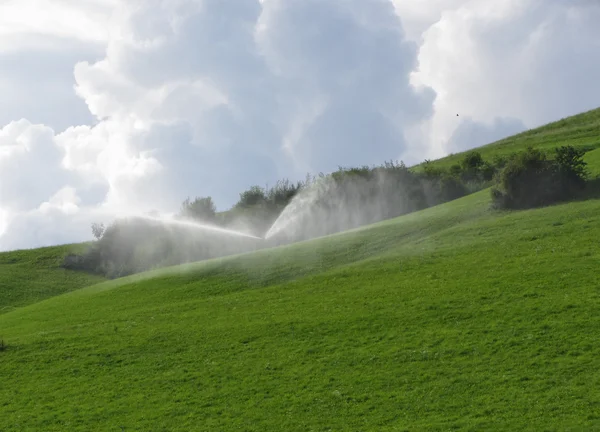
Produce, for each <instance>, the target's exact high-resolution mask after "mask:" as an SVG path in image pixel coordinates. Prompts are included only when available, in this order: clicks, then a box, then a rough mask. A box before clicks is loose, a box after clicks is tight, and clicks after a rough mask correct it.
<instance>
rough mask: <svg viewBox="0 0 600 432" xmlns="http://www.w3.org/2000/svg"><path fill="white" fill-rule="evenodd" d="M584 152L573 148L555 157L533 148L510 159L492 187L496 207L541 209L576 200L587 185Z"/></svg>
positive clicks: (562, 150) (557, 151)
mask: <svg viewBox="0 0 600 432" xmlns="http://www.w3.org/2000/svg"><path fill="white" fill-rule="evenodd" d="M582 157H583V152H582V151H580V150H577V149H575V148H573V147H571V146H568V147H561V148H558V149H556V150H555V158H554V159H549V158H548V157H547V155H546V153H544V152H542V151H540V150H537V149H533V148H529V149H527V151H525V152H522V153H520V154H517V155H516V156H514V157H512V158H510V160H509V161H508V163H507V164H506V166H505V167H504V169H502V171H501V172H500V173H499V174H498V176H497V177H496V184H495V186H494V187H493V188H492V191H491V193H492V202H493V206H494V207H496V208H501V209H517V208H530V207H539V206H543V205H548V204H552V203H555V202H559V201H564V200H567V199H569V198H572V197H574V196H575V195H576V194H577V193H578V192H579V191H581V190H582V189H583V187H584V186H585V180H586V171H585V162H584V161H583V159H582Z"/></svg>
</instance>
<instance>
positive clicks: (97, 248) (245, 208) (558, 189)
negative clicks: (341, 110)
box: [65, 147, 585, 277]
mask: <svg viewBox="0 0 600 432" xmlns="http://www.w3.org/2000/svg"><path fill="white" fill-rule="evenodd" d="M582 156H583V152H582V151H580V150H577V149H574V148H573V147H562V148H559V149H557V150H556V154H555V157H554V158H549V157H548V156H547V155H546V154H545V153H543V152H541V151H539V150H534V149H528V150H527V151H526V152H523V153H519V154H514V155H511V156H509V157H504V158H496V159H494V160H493V161H492V162H489V161H485V160H484V159H483V158H482V157H481V154H480V153H478V152H476V151H473V152H470V153H468V154H467V155H465V157H464V158H463V160H462V161H461V162H460V163H459V164H455V165H453V166H451V167H450V168H448V169H444V168H440V167H438V166H436V165H435V164H432V163H430V162H427V161H426V162H425V163H424V164H423V165H422V169H420V170H410V169H408V168H407V167H406V166H405V165H404V164H403V163H393V162H386V163H384V164H382V165H381V166H378V167H359V168H342V167H340V168H339V169H338V170H337V171H336V172H334V173H332V174H329V175H324V174H319V175H318V176H312V177H311V176H307V178H306V179H305V181H302V182H296V183H293V182H290V181H288V180H282V181H280V182H278V183H277V184H276V185H275V186H273V187H271V188H261V187H258V186H253V187H251V188H250V189H248V190H246V191H244V192H242V193H241V194H240V198H239V201H238V202H237V203H236V204H235V205H234V206H233V208H231V209H230V210H228V211H225V212H217V209H216V206H215V205H214V202H213V200H212V198H211V197H201V198H196V199H194V200H190V199H186V200H185V201H184V202H183V203H182V206H181V209H180V212H179V217H180V218H181V219H191V220H195V221H201V222H203V223H208V224H212V225H216V226H220V227H225V228H229V229H236V230H240V231H245V232H248V233H252V234H254V235H257V236H260V237H262V236H264V234H265V233H266V232H267V230H269V228H270V227H271V225H272V224H273V222H274V221H275V220H276V219H277V217H278V216H279V215H280V214H281V212H282V210H283V209H284V208H285V207H286V206H287V205H288V204H290V202H291V201H292V200H293V199H294V198H297V200H296V202H302V203H304V204H303V206H302V209H301V211H300V212H299V214H298V215H297V217H295V219H294V223H293V226H290V227H288V229H286V230H285V231H284V232H283V233H281V235H279V236H278V237H276V238H274V239H273V240H272V241H271V242H264V241H258V242H257V241H256V240H252V239H247V238H241V237H223V236H222V235H215V234H210V233H208V232H202V234H201V235H199V232H198V231H194V232H192V231H190V229H186V228H183V227H173V226H165V225H162V224H159V223H156V222H152V221H149V220H144V219H136V220H118V221H116V222H114V223H113V224H112V225H110V226H109V227H108V228H107V229H106V230H104V228H103V227H99V226H98V225H96V226H95V227H94V228H93V229H94V234H95V236H96V237H97V239H98V240H97V241H96V242H94V244H93V245H92V246H91V247H90V249H89V250H88V251H87V252H86V253H85V254H83V255H81V256H70V257H68V258H67V260H66V261H65V266H66V267H68V268H73V269H83V270H86V271H90V272H95V273H99V274H103V275H105V276H107V277H120V276H124V275H127V274H131V273H136V272H140V271H144V270H148V269H151V268H155V267H162V266H166V265H172V264H179V263H184V262H190V261H198V260H202V259H207V258H213V257H218V256H223V255H229V254H232V253H239V252H244V251H249V250H254V249H257V248H260V247H265V246H269V245H271V244H273V243H274V242H277V243H285V242H291V241H298V240H304V239H308V238H311V237H315V236H321V235H326V234H331V233H334V232H337V231H341V230H345V229H350V228H353V227H356V226H360V225H364V224H368V223H373V222H377V221H379V220H383V219H388V218H391V217H395V216H400V215H402V214H406V213H410V212H413V211H417V210H420V209H424V208H426V207H430V206H433V205H437V204H441V203H443V202H447V201H450V200H453V199H456V198H460V197H462V196H464V195H467V194H468V193H472V192H475V191H477V190H481V189H482V188H485V187H489V186H492V185H493V188H492V199H493V205H494V206H495V207H496V208H524V207H531V206H537V205H543V204H549V203H552V202H555V201H558V200H563V199H566V198H568V197H570V196H573V194H575V193H577V191H579V190H581V188H582V187H583V185H584V184H585V163H584V162H583V160H582Z"/></svg>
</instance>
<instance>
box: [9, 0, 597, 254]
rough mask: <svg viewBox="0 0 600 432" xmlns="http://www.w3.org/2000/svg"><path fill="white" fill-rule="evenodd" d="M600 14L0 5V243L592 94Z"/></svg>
mask: <svg viewBox="0 0 600 432" xmlns="http://www.w3.org/2000/svg"><path fill="white" fill-rule="evenodd" d="M7 5H8V6H7ZM11 8H12V9H11ZM36 8H37V10H38V13H37V15H36V14H35V13H34V11H33V9H36ZM40 10H41V11H46V13H45V15H44V14H43V13H42V14H40V13H39V11H40ZM28 14H29V18H28V19H25V17H27V16H28ZM32 14H33V15H32ZM599 14H600V11H599V8H598V7H597V5H596V3H594V2H589V1H584V0H578V1H572V2H562V1H559V0H549V1H545V0H544V1H541V0H489V1H487V0H486V1H485V2H482V1H479V0H431V1H428V2H425V3H424V2H422V1H420V0H403V1H399V0H330V1H326V2H324V1H317V0H248V1H243V2H239V1H234V0H229V1H224V0H202V1H200V0H173V1H162V0H150V1H142V0H134V1H126V2H125V1H119V0H77V1H75V0H53V1H50V0H35V1H34V0H23V1H22V2H12V3H7V4H3V5H0V35H2V38H0V39H1V40H0V46H1V47H2V51H1V53H0V71H2V72H0V91H2V93H3V95H5V96H6V101H7V103H5V104H3V105H2V106H1V107H0V249H2V248H13V247H21V246H37V245H42V244H52V243H60V242H63V241H76V240H83V239H86V238H89V237H90V231H89V223H90V222H91V221H94V220H99V221H103V222H107V221H108V220H107V219H109V218H110V216H111V215H116V214H118V213H123V212H137V211H139V212H145V211H149V210H159V211H174V210H176V209H177V207H178V205H179V203H180V202H181V201H182V200H183V199H184V198H185V197H187V196H196V195H212V196H213V198H214V199H215V201H216V203H217V205H218V207H219V208H221V209H224V208H227V207H228V206H230V205H231V204H232V203H233V202H234V201H235V200H236V199H237V194H238V193H239V192H241V191H242V190H244V189H245V188H247V187H249V186H251V185H252V184H259V185H264V184H265V183H271V184H273V183H274V182H275V181H276V180H277V179H279V178H282V177H292V178H301V177H303V176H304V174H305V173H306V172H312V173H315V172H318V171H325V172H326V171H331V170H334V169H336V168H337V166H338V165H345V166H348V165H362V164H372V163H379V162H381V161H383V160H386V159H392V158H393V159H395V158H404V159H405V161H406V162H408V163H414V162H418V161H420V160H423V159H424V158H430V157H434V156H442V155H444V154H446V153H448V152H455V151H460V150H463V149H466V148H469V147H472V146H476V145H480V144H484V143H486V142H489V141H493V140H495V139H498V138H501V137H502V136H504V135H507V134H511V133H513V132H517V131H520V130H522V129H524V128H527V127H533V126H536V125H538V124H540V123H543V122H546V121H550V120H553V119H555V118H557V117H562V116H565V115H569V114H572V113H575V112H577V111H581V110H584V109H587V108H592V107H593V106H594V104H596V103H597V102H596V101H597V100H598V99H599V96H600V94H599V93H598V90H597V86H595V85H594V84H595V83H594V81H593V79H594V77H596V76H598V75H599V74H598V72H600V70H599V69H600V60H598V56H596V55H594V53H595V52H596V49H597V46H598V43H600V42H599V39H598V36H599V35H598V33H599V32H598V31H597V30H596V23H597V22H598V18H600V16H599ZM7 17H9V18H7ZM11 40H12V41H14V43H9V42H7V41H11ZM9 45H10V48H8V46H9ZM457 113H458V114H459V115H460V116H459V117H456V114H457ZM21 118H24V119H26V120H21ZM2 231H3V234H1V232H2Z"/></svg>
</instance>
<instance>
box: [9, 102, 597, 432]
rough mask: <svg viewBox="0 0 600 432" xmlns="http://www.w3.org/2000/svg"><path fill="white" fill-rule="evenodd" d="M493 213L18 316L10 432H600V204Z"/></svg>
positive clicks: (402, 225)
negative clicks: (516, 431)
mask: <svg viewBox="0 0 600 432" xmlns="http://www.w3.org/2000/svg"><path fill="white" fill-rule="evenodd" d="M596 113H597V114H596V118H597V117H598V116H599V115H600V112H598V111H597V112H596ZM585 115H589V114H584V116H585ZM580 118H581V117H575V118H574V119H575V120H574V121H578V120H577V119H580ZM558 126H560V128H568V127H569V123H568V121H564V122H563V123H559V124H558ZM546 128H550V127H549V126H548V127H546ZM549 130H552V129H551V128H550V129H547V132H548V131H549ZM599 130H600V125H599V126H598V127H597V131H599ZM548 133H549V132H548ZM591 135H593V134H590V136H591ZM557 136H560V134H558V135H557ZM596 136H599V137H600V133H598V134H596ZM586 140H590V141H591V140H592V138H590V137H588V138H586ZM561 144H563V142H561V141H559V140H557V141H555V143H554V145H561ZM588 144H589V142H587V141H586V143H585V145H588ZM596 153H597V151H594V152H589V153H588V154H587V155H586V158H587V159H588V162H589V163H590V164H592V166H591V167H590V168H591V171H594V172H600V155H598V154H596ZM489 202H490V195H489V191H488V190H484V191H481V192H479V193H476V194H473V195H470V196H467V197H465V198H462V199H459V200H456V201H453V202H450V203H447V204H444V205H441V206H437V207H433V208H429V209H426V210H423V211H421V212H417V213H413V214H409V215H406V216H403V217H400V218H396V219H393V220H389V221H385V222H383V223H379V224H376V225H371V226H368V227H363V228H361V229H357V230H353V231H350V232H346V233H341V234H337V235H334V236H329V237H325V238H321V239H316V240H313V241H308V242H302V243H297V244H294V245H290V246H286V247H281V248H276V249H270V250H262V251H259V252H256V253H252V254H245V255H239V256H234V257H229V258H224V259H218V260H211V261H206V262H201V263H197V264H193V265H186V266H179V267H175V268H169V269H165V270H161V271H155V272H151V273H145V274H141V275H136V276H132V277H128V278H123V279H120V280H115V281H110V282H105V283H102V284H99V285H94V286H90V287H87V288H83V289H80V290H76V291H72V292H70V293H67V294H64V295H60V296H56V297H53V298H50V299H47V300H45V301H41V302H38V303H35V304H31V305H29V306H26V307H22V308H19V309H16V310H13V311H11V312H9V313H5V314H3V315H0V339H3V340H4V343H5V344H6V348H5V349H4V350H3V351H0V379H1V380H2V382H1V384H2V385H0V430H7V431H9V430H15V431H16V430H19V431H20V430H61V431H62V430H90V429H95V430H115V431H119V430H126V431H128V430H144V431H147V430H186V431H187V430H247V431H266V430H269V431H271V430H274V431H275V430H276V431H282V430H285V431H287V430H299V431H300V430H302V431H304V430H314V431H327V430H335V431H338V430H348V431H357V430H377V431H402V430H411V431H412V430H440V431H441V430H532V431H539V430H597V429H600V391H599V390H598V388H600V387H599V386H598V384H600V372H598V371H599V370H600V360H598V359H599V358H600V345H598V343H597V334H598V332H599V331H600V289H599V285H598V276H597V268H598V259H599V258H600V243H599V242H598V238H599V237H600V200H594V199H590V200H585V201H579V202H572V203H567V204H562V205H556V206H551V207H546V208H542V209H536V210H527V211H519V212H495V211H491V210H490V209H489Z"/></svg>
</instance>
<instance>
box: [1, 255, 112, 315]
mask: <svg viewBox="0 0 600 432" xmlns="http://www.w3.org/2000/svg"><path fill="white" fill-rule="evenodd" d="M82 247H83V246H82V245H65V246H54V247H47V248H41V249H29V250H19V251H14V252H2V253H0V314H1V313H5V312H8V311H10V310H12V309H14V308H15V307H19V306H24V305H27V304H31V303H35V302H38V301H40V300H44V299H46V298H48V297H52V296H55V295H58V294H63V293H65V292H69V291H73V290H76V289H79V288H82V287H84V286H87V285H90V284H93V283H97V282H100V281H102V280H103V279H102V278H101V277H98V276H92V275H89V274H86V273H83V272H74V271H69V270H65V269H62V268H60V265H61V263H62V261H63V258H64V257H65V255H67V254H68V253H72V252H73V251H76V250H80V249H81V248H82Z"/></svg>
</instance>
